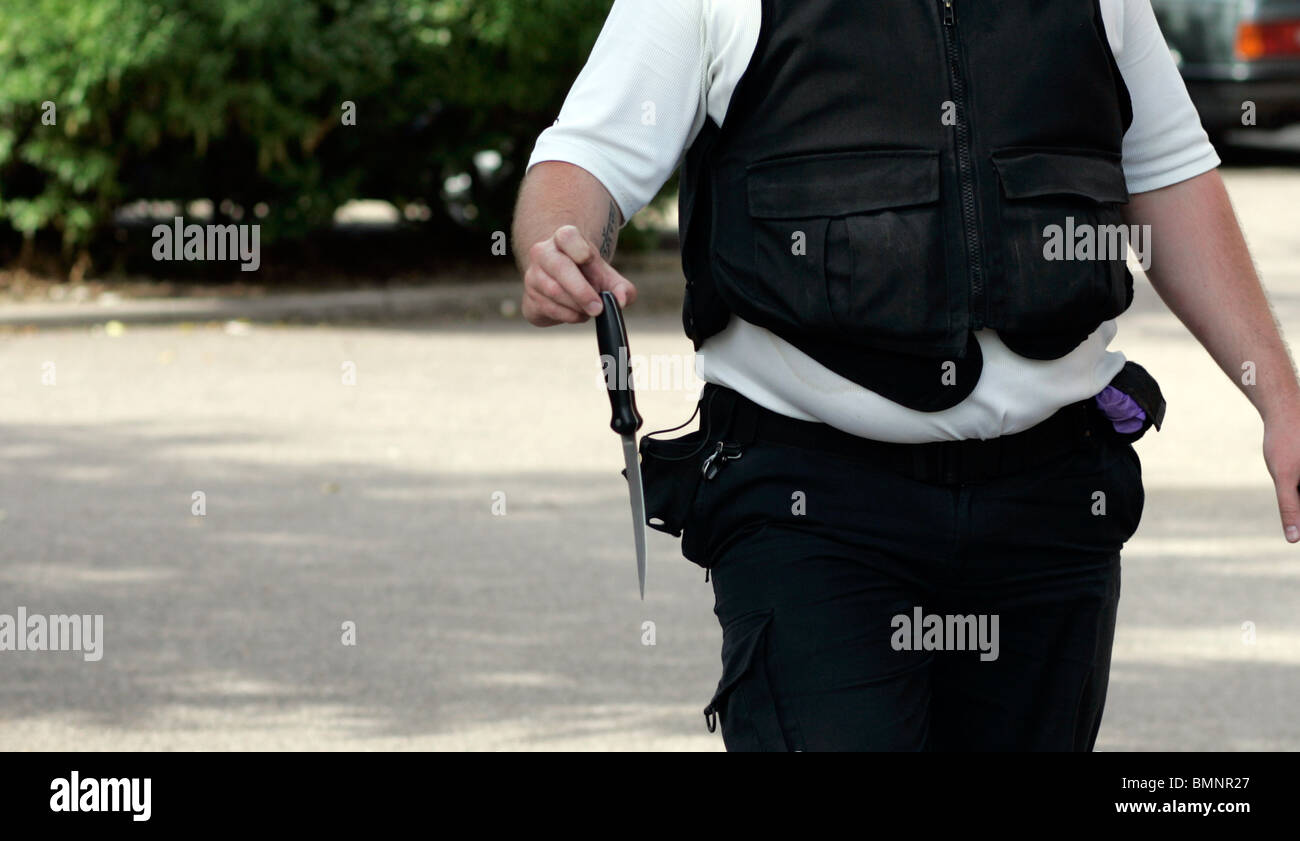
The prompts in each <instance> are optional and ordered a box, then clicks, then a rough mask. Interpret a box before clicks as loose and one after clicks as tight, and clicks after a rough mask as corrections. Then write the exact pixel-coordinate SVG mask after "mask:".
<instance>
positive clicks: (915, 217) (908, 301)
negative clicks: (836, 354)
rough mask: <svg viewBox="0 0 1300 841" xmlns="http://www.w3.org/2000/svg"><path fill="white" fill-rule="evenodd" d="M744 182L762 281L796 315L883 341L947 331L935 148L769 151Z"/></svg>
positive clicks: (897, 343)
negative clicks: (783, 154)
mask: <svg viewBox="0 0 1300 841" xmlns="http://www.w3.org/2000/svg"><path fill="white" fill-rule="evenodd" d="M746 186H747V189H748V202H749V205H748V206H749V215H750V219H751V225H752V229H753V236H754V263H755V265H754V269H755V272H754V274H755V282H756V283H757V284H759V285H760V288H761V291H760V296H771V297H772V298H774V299H778V300H781V301H783V302H785V305H786V306H787V307H788V309H789V313H788V317H789V318H790V319H791V321H792V323H793V324H797V325H798V326H799V327H800V328H801V329H803V330H805V331H809V332H811V331H824V332H829V333H830V334H832V335H834V336H837V337H841V338H845V339H847V340H849V341H851V342H853V343H855V344H859V345H863V346H867V347H874V348H879V349H882V350H897V351H914V350H915V349H916V348H917V347H918V346H921V345H933V344H935V343H941V342H943V341H944V340H946V339H950V338H951V336H949V326H950V322H951V318H950V313H949V309H950V307H949V304H950V302H949V295H948V280H947V276H946V273H945V266H944V239H943V218H942V215H941V211H940V206H939V155H938V152H932V151H926V150H889V151H870V152H844V153H834V154H826V155H810V156H804V157H798V158H786V159H781V160H775V161H766V162H763V163H759V164H754V165H752V166H750V167H749V168H748V170H747V173H746ZM963 341H964V337H963Z"/></svg>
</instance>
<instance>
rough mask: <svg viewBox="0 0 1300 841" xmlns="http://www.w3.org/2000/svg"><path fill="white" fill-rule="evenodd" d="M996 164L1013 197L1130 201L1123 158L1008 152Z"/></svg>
mask: <svg viewBox="0 0 1300 841" xmlns="http://www.w3.org/2000/svg"><path fill="white" fill-rule="evenodd" d="M993 166H994V168H995V169H997V171H998V177H999V178H1001V179H1002V192H1003V193H1005V194H1006V197H1007V198H1009V199H1028V198H1033V197H1035V196H1053V195H1060V194H1067V195H1077V196H1086V197H1088V198H1090V199H1092V200H1093V201H1098V202H1127V201H1128V187H1127V185H1126V184H1125V181H1124V167H1123V165H1122V164H1121V163H1120V161H1119V159H1118V158H1116V159H1111V158H1106V157H1098V156H1096V155H1089V154H1082V153H1070V152H1040V151H1020V150H1015V151H1004V152H995V153H994V154H993Z"/></svg>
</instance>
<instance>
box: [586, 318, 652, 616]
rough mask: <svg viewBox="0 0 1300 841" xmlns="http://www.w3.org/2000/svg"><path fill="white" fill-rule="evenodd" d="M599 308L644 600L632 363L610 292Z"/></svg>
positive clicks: (613, 426) (603, 366)
mask: <svg viewBox="0 0 1300 841" xmlns="http://www.w3.org/2000/svg"><path fill="white" fill-rule="evenodd" d="M600 302H601V304H602V305H603V308H602V309H601V311H600V315H598V316H596V343H597V344H598V345H599V346H600V362H601V370H602V371H603V372H604V375H605V388H606V389H607V390H608V391H609V405H610V409H612V410H613V415H614V417H613V420H611V421H610V423H609V426H610V429H613V430H614V431H615V432H617V433H618V435H619V437H620V438H622V440H623V461H624V462H625V463H626V464H627V487H628V492H629V493H630V494H631V497H632V533H633V535H634V537H635V539H636V576H637V581H638V583H639V584H640V585H641V600H642V601H645V488H644V487H643V486H642V484H641V458H640V456H639V455H638V453H637V448H636V432H637V430H638V429H640V428H641V415H639V414H637V411H636V394H634V393H633V391H632V363H631V357H630V355H629V354H628V349H627V329H626V328H625V327H624V326H623V313H622V312H621V311H620V310H619V308H618V300H617V299H616V298H615V297H614V293H612V292H601V293H600Z"/></svg>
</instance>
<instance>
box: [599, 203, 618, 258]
mask: <svg viewBox="0 0 1300 841" xmlns="http://www.w3.org/2000/svg"><path fill="white" fill-rule="evenodd" d="M616 233H618V205H617V204H615V203H614V202H612V201H611V202H610V203H609V218H608V219H606V220H605V230H603V231H601V232H600V256H601V257H604V258H605V259H606V260H608V259H609V258H611V257H613V256H614V235H615V234H616Z"/></svg>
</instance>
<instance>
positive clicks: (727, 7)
mask: <svg viewBox="0 0 1300 841" xmlns="http://www.w3.org/2000/svg"><path fill="white" fill-rule="evenodd" d="M1218 164H1219V159H1218V157H1217V156H1216V154H1215V151H1214V149H1213V147H1212V146H1211V145H1210V143H1209V141H1208V139H1207V137H1206V135H1205V132H1204V131H1203V130H1202V129H1201V127H1200V123H1199V121H1198V119H1197V114H1196V112H1195V110H1194V108H1193V106H1192V104H1191V102H1190V100H1189V98H1188V96H1187V93H1186V90H1185V88H1184V87H1183V84H1182V81H1181V79H1180V78H1179V75H1178V72H1177V70H1176V68H1175V66H1174V64H1173V61H1172V59H1171V57H1170V54H1169V51H1168V48H1167V47H1166V45H1165V43H1164V41H1163V38H1162V36H1161V34H1160V31H1159V29H1158V27H1157V25H1156V22H1155V18H1154V16H1153V14H1152V11H1151V8H1150V5H1149V0H1091V2H1088V0H1084V2H1075V3H1043V2H1036V0H1000V2H998V3H986V2H982V1H981V0H880V2H876V3H861V2H855V0H728V1H727V2H724V1H723V0H616V2H615V3H614V5H613V9H612V11H611V13H610V16H609V19H608V20H607V22H606V25H605V28H604V30H603V31H602V33H601V35H600V38H599V40H598V41H597V44H596V47H595V49H594V51H593V52H592V55H591V57H590V59H589V60H588V63H587V65H586V67H585V68H584V70H583V71H582V73H581V75H580V76H579V78H578V80H577V82H576V83H575V85H574V87H573V88H572V90H571V92H570V94H569V96H568V99H567V100H566V103H565V105H564V108H563V110H562V112H561V114H560V117H559V119H558V120H557V121H556V123H555V125H553V126H552V127H550V128H549V129H547V130H546V131H545V132H543V133H542V135H541V137H540V138H539V141H538V143H537V147H536V149H535V151H534V154H533V156H532V160H531V162H530V169H529V173H528V176H527V178H526V179H525V183H524V186H523V188H522V191H521V194H520V198H519V203H518V208H517V212H516V220H515V230H514V238H515V244H516V253H517V254H518V255H520V258H519V259H520V267H521V270H522V271H523V274H524V295H523V312H524V314H525V316H526V317H527V318H528V320H529V321H530V322H531V323H533V324H535V325H538V326H551V325H556V324H562V323H578V322H582V321H585V320H587V319H588V318H589V317H591V316H594V315H597V314H598V313H599V312H600V307H601V304H600V301H599V299H598V292H599V291H602V290H609V291H612V292H613V293H614V295H615V297H616V298H617V300H618V301H619V303H620V304H621V305H622V306H624V307H626V306H629V305H631V304H632V303H633V302H634V301H635V298H636V289H635V287H634V286H633V284H632V283H630V282H629V281H628V280H627V279H626V278H624V277H622V276H621V275H620V274H618V272H616V271H614V269H612V268H611V267H610V263H609V261H610V259H611V257H612V255H613V252H614V247H615V243H616V240H617V235H618V231H619V229H620V228H621V227H622V225H623V224H624V223H625V220H627V219H628V218H629V217H631V216H632V214H633V213H635V212H636V211H637V210H639V209H640V208H641V207H643V206H645V205H646V204H647V203H648V202H649V201H650V200H651V199H652V198H653V197H654V196H655V194H656V193H657V192H658V190H659V189H660V188H661V186H662V185H663V184H664V183H665V182H666V181H667V179H668V178H669V177H670V176H671V175H672V173H673V172H674V171H675V170H676V169H677V168H678V167H679V165H680V168H681V197H680V228H681V241H682V257H683V269H684V273H685V275H686V279H687V287H686V296H685V305H684V311H683V323H684V326H685V329H686V331H687V334H688V336H690V338H691V339H692V340H693V341H694V343H695V348H696V351H697V355H696V364H697V368H698V371H699V373H700V375H701V377H702V378H703V379H704V380H705V382H706V383H707V385H706V387H705V389H704V393H703V395H702V396H701V400H700V411H701V417H700V424H699V429H698V430H696V431H694V432H692V433H688V434H687V435H685V436H682V437H679V438H676V439H667V440H663V439H654V438H651V439H647V440H645V441H643V447H642V456H643V470H644V472H645V483H646V490H647V497H648V500H649V501H650V505H651V508H652V510H650V511H649V512H648V513H649V514H650V516H651V517H652V518H653V519H654V520H656V521H657V522H661V525H658V526H656V527H659V528H662V529H664V530H665V531H669V532H671V533H673V534H677V535H681V536H682V548H683V553H684V554H685V555H686V557H687V558H689V559H690V560H691V561H694V562H695V563H697V564H700V565H701V566H703V567H706V568H707V569H708V570H709V571H710V575H711V576H712V581H713V587H714V593H715V599H716V607H715V612H716V614H717V616H718V620H719V622H720V623H721V625H722V633H723V643H722V661H723V662H722V677H721V679H720V681H719V683H718V687H717V690H716V692H715V694H714V696H713V698H712V699H711V700H710V701H709V703H708V705H707V706H706V708H705V710H704V712H705V718H706V722H707V724H708V726H709V727H710V729H712V728H713V727H714V726H715V725H717V724H718V723H719V722H720V724H721V729H722V735H723V739H724V741H725V744H726V746H727V747H728V749H731V750H831V749H848V750H985V749H1022V750H1090V749H1091V748H1092V747H1093V744H1094V742H1095V740H1096V736H1097V730H1098V726H1099V724H1100V721H1101V714H1102V708H1103V705H1104V702H1105V696H1106V687H1107V680H1108V674H1109V666H1110V650H1111V643H1112V639H1113V633H1114V628H1115V618H1116V606H1117V603H1118V599H1119V584H1120V560H1119V559H1120V549H1121V547H1122V546H1123V544H1124V543H1125V542H1126V541H1127V540H1128V539H1129V538H1130V537H1131V536H1132V535H1133V533H1134V531H1135V530H1136V529H1137V526H1138V522H1139V520H1140V517H1141V512H1142V507H1143V503H1144V496H1143V490H1142V480H1141V465H1140V462H1139V460H1138V457H1137V455H1136V453H1135V451H1134V449H1133V447H1132V443H1133V441H1134V440H1136V438H1137V437H1139V436H1140V435H1141V434H1143V433H1144V432H1146V431H1147V429H1148V428H1149V427H1151V426H1158V425H1159V423H1160V421H1161V419H1162V416H1163V412H1164V401H1163V399H1162V398H1161V396H1160V391H1159V388H1158V386H1157V385H1156V383H1155V381H1154V380H1153V379H1152V378H1151V377H1150V376H1149V375H1148V374H1147V373H1146V372H1145V371H1144V370H1143V369H1142V368H1141V367H1140V366H1138V365H1136V364H1134V363H1132V362H1129V361H1128V360H1126V359H1125V358H1124V356H1123V355H1122V354H1121V353H1119V352H1117V351H1114V350H1111V349H1109V345H1110V342H1111V340H1112V339H1113V338H1114V336H1115V332H1116V325H1115V320H1116V318H1117V317H1118V316H1119V315H1120V314H1121V313H1122V312H1123V311H1124V310H1125V309H1126V308H1127V307H1128V306H1129V304H1130V303H1131V300H1132V295H1133V285H1132V283H1133V282H1132V277H1131V276H1130V274H1129V272H1128V269H1127V266H1126V255H1127V251H1128V248H1129V247H1130V246H1131V247H1132V248H1133V249H1134V251H1135V252H1136V253H1137V255H1138V257H1139V258H1140V259H1141V260H1142V261H1143V263H1144V266H1145V265H1146V264H1147V262H1148V261H1149V265H1150V269H1149V272H1148V276H1149V278H1150V280H1151V282H1152V284H1153V286H1154V287H1155V288H1156V290H1157V292H1158V293H1159V294H1160V295H1161V297H1162V298H1163V299H1164V300H1165V302H1166V303H1167V304H1168V305H1169V307H1170V308H1171V309H1172V310H1173V311H1174V313H1175V314H1176V315H1178V317H1179V318H1180V319H1181V320H1182V321H1183V323H1184V324H1185V325H1186V326H1187V327H1188V328H1189V329H1190V330H1191V331H1192V332H1193V334H1194V335H1195V336H1196V338H1197V339H1199V340H1200V341H1201V343H1202V344H1203V345H1204V346H1205V347H1206V348H1207V349H1208V350H1209V352H1210V353H1211V354H1212V355H1213V357H1214V358H1215V360H1216V361H1217V362H1218V363H1219V364H1220V366H1221V367H1222V368H1223V369H1224V370H1225V371H1226V372H1228V373H1229V374H1230V375H1235V374H1236V373H1239V372H1240V371H1241V369H1242V364H1243V363H1244V362H1247V361H1250V362H1253V363H1254V365H1255V368H1256V370H1257V372H1258V374H1257V381H1256V384H1255V385H1254V386H1253V387H1250V388H1247V389H1244V390H1245V392H1246V395H1247V396H1248V397H1249V399H1250V400H1251V401H1252V402H1253V403H1254V405H1255V406H1256V408H1257V409H1258V410H1259V412H1260V415H1261V416H1262V418H1263V420H1264V425H1265V438H1264V452H1265V457H1266V460H1267V463H1268V466H1269V470H1270V472H1271V473H1272V475H1273V477H1274V480H1275V483H1276V486H1277V496H1278V503H1279V507H1280V511H1281V515H1282V525H1283V528H1284V532H1285V536H1286V539H1287V540H1289V541H1291V542H1296V541H1297V540H1300V500H1298V499H1297V491H1296V486H1297V480H1298V479H1300V387H1298V386H1297V382H1296V377H1295V374H1294V369H1293V366H1292V363H1291V360H1290V358H1289V356H1288V353H1287V350H1286V348H1285V346H1284V344H1283V342H1282V340H1281V338H1280V337H1279V335H1278V331H1277V329H1276V326H1275V322H1274V320H1273V317H1272V314H1271V312H1270V310H1269V306H1268V303H1267V301H1266V299H1265V296H1264V293H1263V291H1262V289H1261V287H1260V284H1259V282H1258V279H1257V277H1256V275H1255V272H1254V269H1253V267H1252V264H1251V260H1250V256H1249V254H1248V252H1247V249H1246V246H1245V244H1244V240H1243V238H1242V235H1241V232H1240V229H1239V227H1238V225H1237V223H1236V220H1235V218H1234V216H1233V212H1232V209H1231V207H1230V205H1229V202H1228V199H1227V196H1226V193H1225V191H1224V188H1223V185H1222V182H1221V180H1220V178H1219V175H1218V173H1217V170H1216V167H1217V166H1218Z"/></svg>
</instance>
